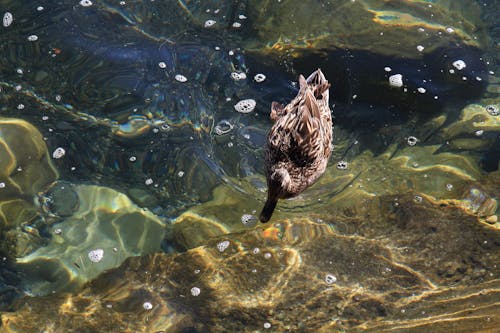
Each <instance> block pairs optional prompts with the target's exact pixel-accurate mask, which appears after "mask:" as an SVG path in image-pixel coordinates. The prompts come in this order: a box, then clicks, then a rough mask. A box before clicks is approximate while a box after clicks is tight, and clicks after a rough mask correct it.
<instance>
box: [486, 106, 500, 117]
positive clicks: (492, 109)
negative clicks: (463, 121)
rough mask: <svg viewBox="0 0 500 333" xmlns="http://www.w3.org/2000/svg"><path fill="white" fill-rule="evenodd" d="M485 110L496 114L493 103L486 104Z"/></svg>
mask: <svg viewBox="0 0 500 333" xmlns="http://www.w3.org/2000/svg"><path fill="white" fill-rule="evenodd" d="M485 109H486V111H487V112H488V113H489V114H490V115H492V116H498V114H499V112H498V108H497V107H496V106H495V105H486V107H485Z"/></svg>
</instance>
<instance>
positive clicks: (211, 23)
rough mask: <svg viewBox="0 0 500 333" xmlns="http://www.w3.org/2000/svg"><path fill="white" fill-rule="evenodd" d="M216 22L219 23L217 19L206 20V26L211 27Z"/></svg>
mask: <svg viewBox="0 0 500 333" xmlns="http://www.w3.org/2000/svg"><path fill="white" fill-rule="evenodd" d="M215 23H217V21H215V20H206V21H205V28H210V27H212V26H214V25H215Z"/></svg>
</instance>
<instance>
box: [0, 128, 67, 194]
mask: <svg viewBox="0 0 500 333" xmlns="http://www.w3.org/2000/svg"><path fill="white" fill-rule="evenodd" d="M57 177H58V173H57V170H56V169H55V168H54V166H53V165H52V162H51V159H50V156H49V154H48V151H47V146H46V144H45V141H44V140H43V137H42V134H41V133H40V132H39V131H38V130H37V129H36V128H35V127H34V126H33V125H31V124H30V123H28V122H26V121H24V120H21V119H12V118H0V183H1V184H3V185H2V186H1V187H0V201H3V200H7V199H12V198H28V197H29V196H31V195H33V194H36V193H38V192H40V191H43V190H45V189H46V188H47V186H48V185H50V184H51V183H52V182H53V181H55V180H56V179H57Z"/></svg>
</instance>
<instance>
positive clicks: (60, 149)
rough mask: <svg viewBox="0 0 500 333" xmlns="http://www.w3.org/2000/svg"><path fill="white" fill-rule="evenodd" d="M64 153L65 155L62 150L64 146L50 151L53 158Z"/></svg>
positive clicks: (64, 153) (64, 152)
mask: <svg viewBox="0 0 500 333" xmlns="http://www.w3.org/2000/svg"><path fill="white" fill-rule="evenodd" d="M64 155H66V150H64V148H62V147H59V148H57V149H56V150H54V152H53V153H52V157H53V158H55V159H58V158H61V157H63V156H64Z"/></svg>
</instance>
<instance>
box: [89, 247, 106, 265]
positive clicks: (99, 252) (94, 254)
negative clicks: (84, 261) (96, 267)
mask: <svg viewBox="0 0 500 333" xmlns="http://www.w3.org/2000/svg"><path fill="white" fill-rule="evenodd" d="M88 256H89V259H90V261H92V262H96V263H97V262H99V261H101V260H102V258H103V257H104V250H103V249H95V250H92V251H90V252H89V254H88Z"/></svg>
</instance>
